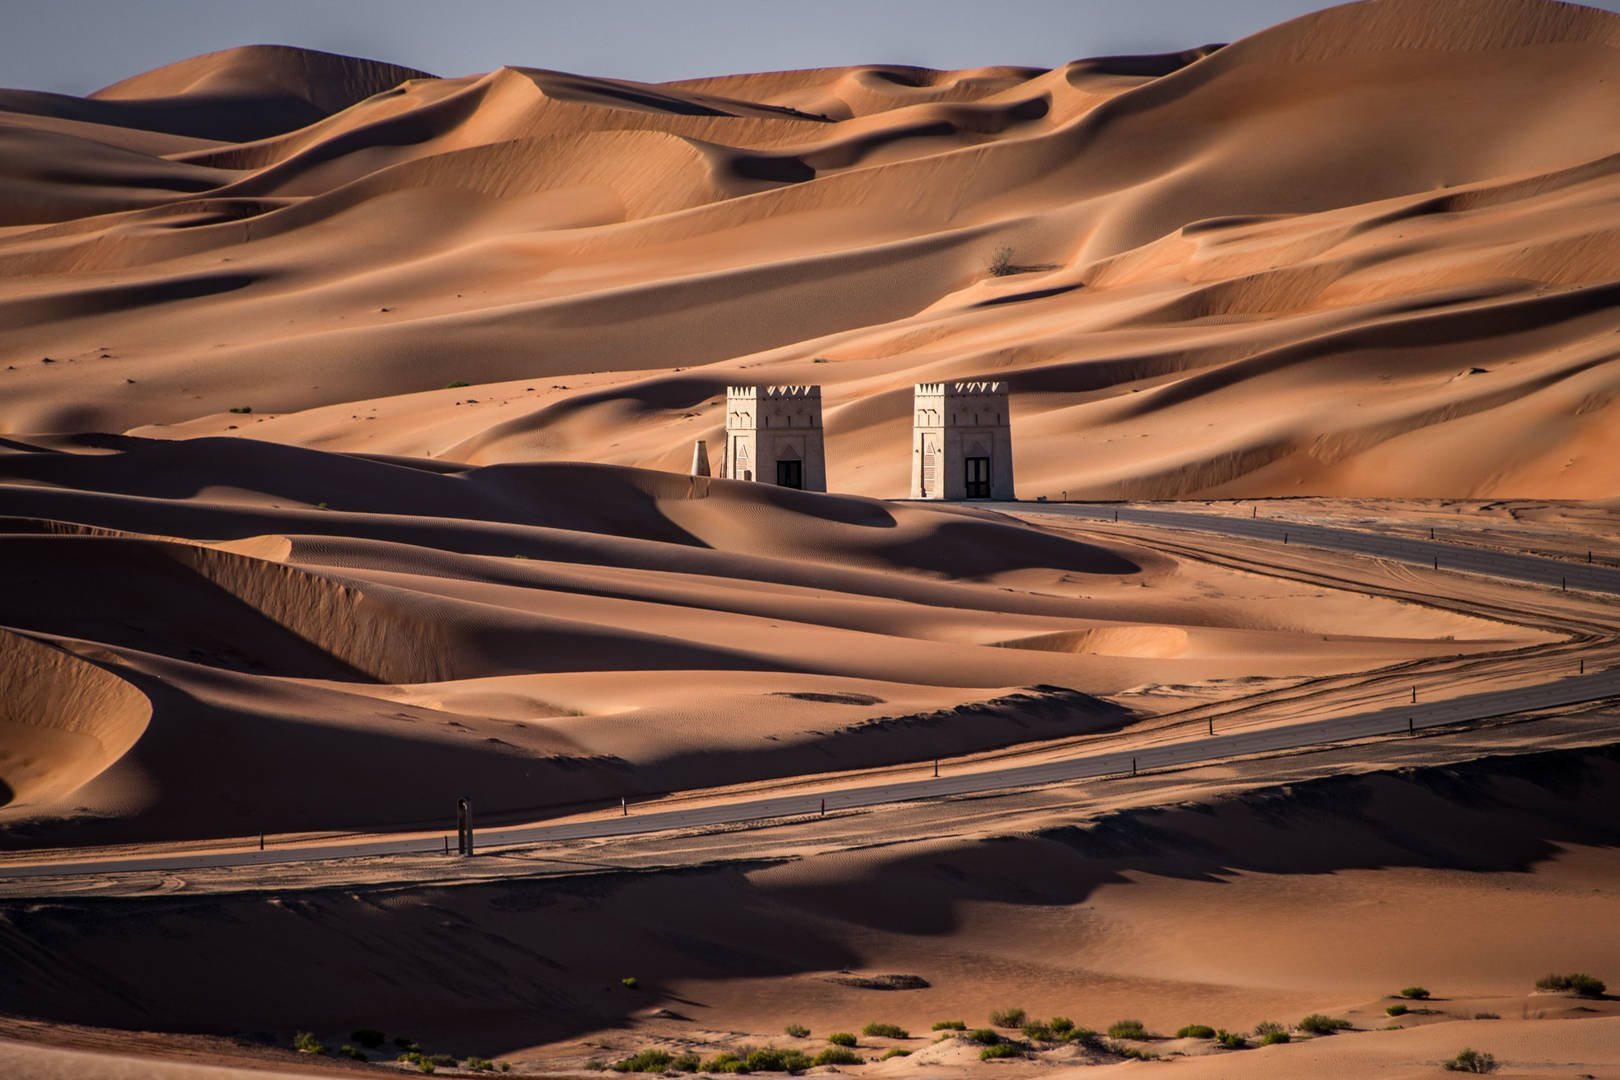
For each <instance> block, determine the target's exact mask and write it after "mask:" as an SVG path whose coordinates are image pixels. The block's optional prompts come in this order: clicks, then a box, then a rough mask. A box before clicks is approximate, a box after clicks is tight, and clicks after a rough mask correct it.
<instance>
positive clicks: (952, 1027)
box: [934, 1020, 967, 1031]
mask: <svg viewBox="0 0 1620 1080" xmlns="http://www.w3.org/2000/svg"><path fill="white" fill-rule="evenodd" d="M934 1030H935V1031H966V1030H967V1025H966V1024H965V1023H963V1022H962V1021H960V1020H936V1021H934Z"/></svg>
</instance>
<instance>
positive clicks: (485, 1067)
mask: <svg viewBox="0 0 1620 1080" xmlns="http://www.w3.org/2000/svg"><path fill="white" fill-rule="evenodd" d="M462 1065H463V1067H465V1068H467V1069H470V1070H472V1071H473V1072H494V1071H495V1063H494V1062H493V1061H491V1060H489V1058H481V1057H470V1058H468V1059H467V1060H466V1061H464V1062H462ZM691 1071H692V1070H690V1069H688V1070H687V1072H691Z"/></svg>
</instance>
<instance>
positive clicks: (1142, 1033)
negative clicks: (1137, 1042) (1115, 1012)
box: [1108, 1020, 1153, 1039]
mask: <svg viewBox="0 0 1620 1080" xmlns="http://www.w3.org/2000/svg"><path fill="white" fill-rule="evenodd" d="M1108 1037H1109V1038H1110V1039H1151V1038H1152V1037H1153V1036H1151V1035H1149V1034H1148V1030H1147V1028H1145V1027H1143V1026H1142V1021H1140V1020H1115V1021H1114V1022H1113V1023H1112V1024H1109V1025H1108Z"/></svg>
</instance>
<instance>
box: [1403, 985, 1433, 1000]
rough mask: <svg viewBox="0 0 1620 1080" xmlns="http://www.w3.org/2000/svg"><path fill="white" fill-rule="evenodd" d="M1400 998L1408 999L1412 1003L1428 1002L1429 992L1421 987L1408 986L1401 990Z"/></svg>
mask: <svg viewBox="0 0 1620 1080" xmlns="http://www.w3.org/2000/svg"><path fill="white" fill-rule="evenodd" d="M1401 997H1403V998H1410V999H1411V1000H1413V1001H1427V1000H1429V992H1428V991H1427V990H1425V989H1423V987H1421V986H1408V987H1405V988H1404V989H1402V990H1401Z"/></svg>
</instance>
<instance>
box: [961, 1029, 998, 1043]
mask: <svg viewBox="0 0 1620 1080" xmlns="http://www.w3.org/2000/svg"><path fill="white" fill-rule="evenodd" d="M961 1037H962V1038H964V1039H966V1040H967V1041H968V1042H976V1043H978V1044H979V1045H981V1046H996V1045H998V1044H999V1043H1002V1042H1005V1041H1006V1040H1005V1039H1003V1038H1002V1037H1001V1035H1000V1033H998V1032H995V1031H991V1030H990V1029H989V1028H974V1029H973V1030H972V1031H970V1032H968V1033H967V1034H966V1035H963V1036H961Z"/></svg>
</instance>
